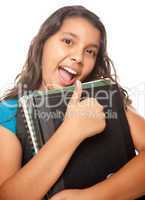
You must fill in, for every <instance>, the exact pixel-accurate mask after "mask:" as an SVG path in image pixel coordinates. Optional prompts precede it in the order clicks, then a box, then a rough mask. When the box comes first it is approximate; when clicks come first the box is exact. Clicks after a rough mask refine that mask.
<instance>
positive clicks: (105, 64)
mask: <svg viewBox="0 0 145 200" xmlns="http://www.w3.org/2000/svg"><path fill="white" fill-rule="evenodd" d="M69 17H83V18H85V19H87V20H88V21H89V22H90V23H91V24H92V25H93V26H94V27H95V28H96V29H97V30H99V31H100V33H101V41H100V48H99V52H98V55H97V59H96V63H95V66H94V68H93V71H92V72H91V73H90V75H89V76H88V77H87V78H86V79H85V80H84V82H87V81H92V80H96V79H100V78H110V79H111V80H113V81H115V82H116V83H117V76H116V71H115V68H114V65H113V62H112V61H111V59H110V58H109V57H108V53H107V36H106V30H105V27H104V25H103V23H102V22H101V20H100V18H99V17H98V16H97V15H96V14H94V13H93V12H91V11H89V10H88V9H86V8H85V7H83V6H65V7H62V8H60V9H58V10H56V11H55V12H54V13H53V14H52V15H51V16H50V17H48V18H47V19H46V21H44V23H43V24H42V25H41V27H40V29H39V31H38V33H37V35H36V36H35V37H34V38H33V40H32V42H31V44H30V48H29V51H28V55H27V59H26V62H25V64H24V66H23V69H22V72H21V73H20V74H18V75H17V77H16V79H15V86H14V87H13V88H12V89H10V90H8V91H7V93H6V94H5V97H4V98H5V99H12V98H16V97H17V96H18V87H19V84H20V85H21V86H24V85H27V90H32V91H33V90H37V89H38V88H39V87H40V84H41V82H42V70H41V61H42V52H43V47H44V44H45V42H46V40H48V39H49V37H51V36H52V35H53V34H55V33H56V32H57V31H59V29H60V28H61V26H62V24H63V21H64V20H65V19H67V18H69ZM112 69H113V74H112V72H111V70H112ZM117 85H118V86H119V84H118V83H117ZM119 88H120V91H121V94H122V95H123V98H124V100H126V102H130V101H129V98H128V94H127V92H126V90H124V89H123V88H121V87H120V86H119Z"/></svg>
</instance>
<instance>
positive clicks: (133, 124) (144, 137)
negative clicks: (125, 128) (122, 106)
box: [126, 105, 145, 151]
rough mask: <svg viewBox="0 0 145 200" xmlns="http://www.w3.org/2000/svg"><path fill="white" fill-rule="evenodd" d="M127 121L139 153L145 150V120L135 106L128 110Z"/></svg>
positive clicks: (129, 107)
mask: <svg viewBox="0 0 145 200" xmlns="http://www.w3.org/2000/svg"><path fill="white" fill-rule="evenodd" d="M126 116H127V120H128V123H129V126H130V131H131V136H132V139H133V142H134V145H135V148H136V149H137V150H138V151H142V150H145V119H144V117H142V116H141V115H140V114H139V113H138V112H137V111H136V110H135V108H134V107H133V106H131V105H129V106H128V107H127V110H126Z"/></svg>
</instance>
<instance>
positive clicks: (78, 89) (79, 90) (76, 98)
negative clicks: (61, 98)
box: [69, 80, 82, 104]
mask: <svg viewBox="0 0 145 200" xmlns="http://www.w3.org/2000/svg"><path fill="white" fill-rule="evenodd" d="M81 94H82V86H81V82H80V81H79V80H76V83H75V89H74V91H73V94H72V96H71V99H70V101H69V104H75V103H78V102H79V101H80V98H81Z"/></svg>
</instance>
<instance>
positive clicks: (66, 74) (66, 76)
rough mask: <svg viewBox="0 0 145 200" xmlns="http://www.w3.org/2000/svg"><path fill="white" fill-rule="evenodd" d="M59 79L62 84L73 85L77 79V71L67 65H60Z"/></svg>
mask: <svg viewBox="0 0 145 200" xmlns="http://www.w3.org/2000/svg"><path fill="white" fill-rule="evenodd" d="M58 73H59V79H60V82H61V84H62V85H64V86H67V85H71V84H73V83H74V82H75V81H76V76H77V73H76V72H75V71H73V70H71V69H70V68H69V67H67V66H59V68H58Z"/></svg>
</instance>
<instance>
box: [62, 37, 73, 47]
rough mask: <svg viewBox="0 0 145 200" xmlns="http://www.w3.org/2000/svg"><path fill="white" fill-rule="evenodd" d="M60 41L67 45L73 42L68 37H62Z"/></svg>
mask: <svg viewBox="0 0 145 200" xmlns="http://www.w3.org/2000/svg"><path fill="white" fill-rule="evenodd" d="M62 41H63V42H64V43H66V44H67V45H71V44H72V43H73V41H72V40H71V39H69V38H64V39H63V40H62Z"/></svg>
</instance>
